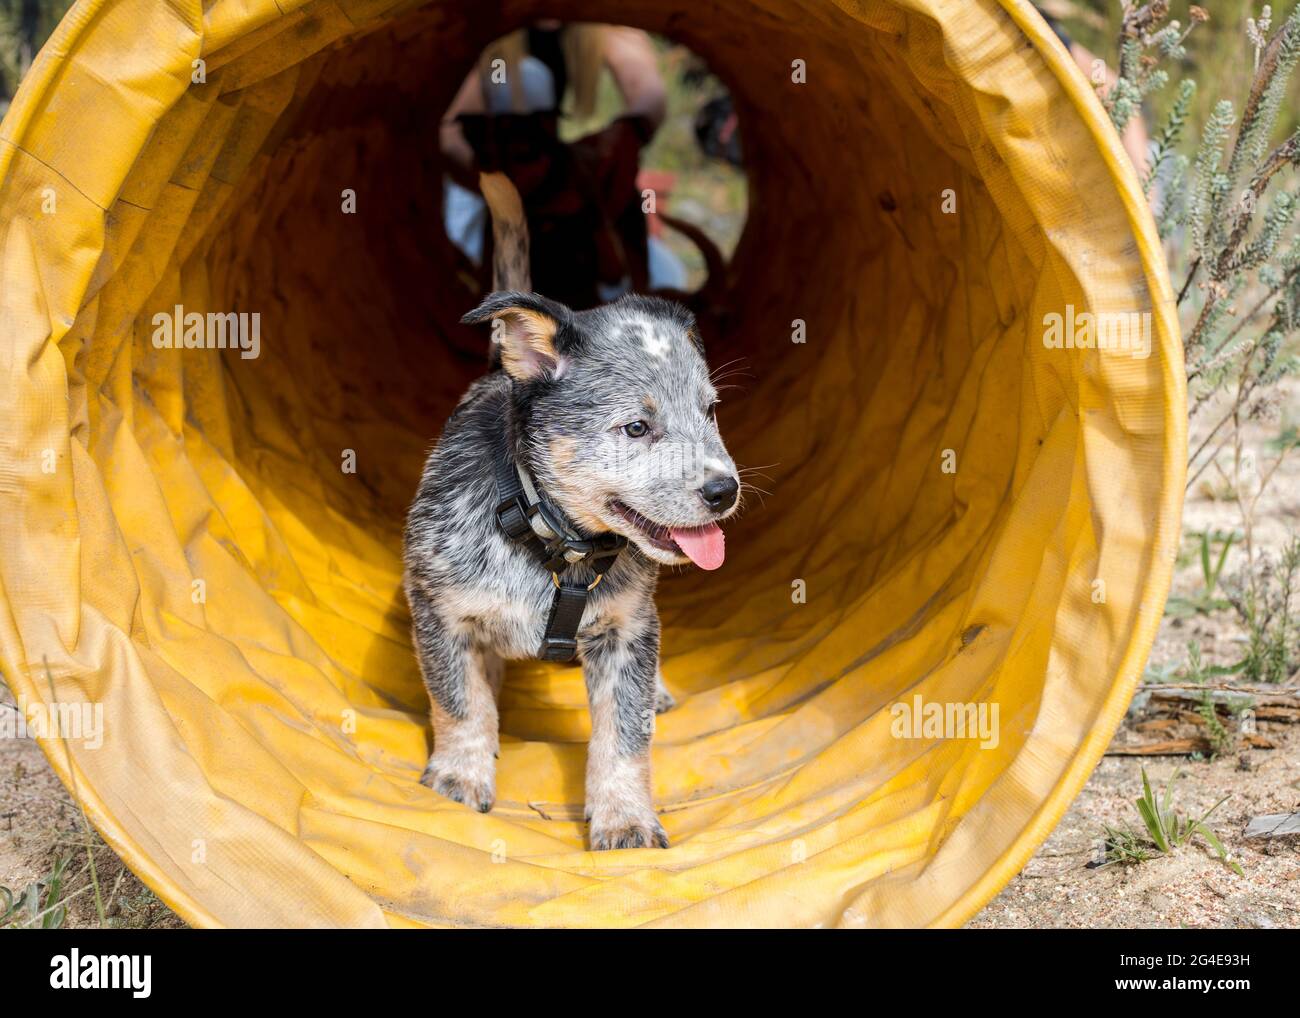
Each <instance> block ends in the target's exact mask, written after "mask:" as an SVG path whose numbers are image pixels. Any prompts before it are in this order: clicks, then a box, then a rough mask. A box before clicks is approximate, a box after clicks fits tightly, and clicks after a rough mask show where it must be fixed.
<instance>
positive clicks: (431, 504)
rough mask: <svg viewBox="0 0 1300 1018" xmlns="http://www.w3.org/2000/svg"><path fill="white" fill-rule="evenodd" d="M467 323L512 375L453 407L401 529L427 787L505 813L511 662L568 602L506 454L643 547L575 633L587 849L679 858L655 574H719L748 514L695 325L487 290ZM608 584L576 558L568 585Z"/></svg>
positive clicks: (590, 516) (648, 310) (474, 389)
mask: <svg viewBox="0 0 1300 1018" xmlns="http://www.w3.org/2000/svg"><path fill="white" fill-rule="evenodd" d="M494 211H495V210H494ZM499 236H500V231H499V230H498V237H499ZM465 320H466V321H467V322H474V323H477V322H488V321H491V322H492V323H493V342H494V344H496V350H497V352H498V353H499V355H500V363H501V364H502V368H501V370H498V371H494V372H493V373H491V374H489V375H488V376H486V377H485V378H482V379H480V380H479V381H478V382H475V383H474V384H473V385H472V386H471V387H470V389H469V391H468V392H467V393H466V394H465V396H464V397H463V398H462V399H461V401H460V403H459V404H458V406H457V407H456V410H455V411H454V412H453V413H452V416H451V418H450V419H449V420H448V422H447V426H446V428H445V430H444V431H443V434H442V437H441V438H440V439H439V441H438V444H437V445H436V447H435V448H434V450H433V452H432V453H431V454H430V456H429V459H428V462H427V463H426V464H425V468H424V474H423V476H422V478H421V480H420V486H419V491H418V493H417V494H416V497H415V501H414V504H413V505H412V507H411V511H410V516H409V518H408V520H407V525H406V576H405V587H406V596H407V599H408V601H409V603H410V607H411V617H412V631H413V636H414V641H415V645H416V649H417V653H418V657H419V662H420V668H421V671H422V673H423V675H424V681H425V684H426V686H427V687H428V690H429V695H430V698H431V700H432V704H433V707H432V718H433V727H434V751H433V755H432V756H431V757H430V758H429V763H428V766H427V768H426V769H425V773H424V776H423V778H422V779H421V780H422V781H423V783H424V784H426V785H428V786H429V787H430V788H433V789H435V790H436V791H438V792H440V793H442V794H443V795H446V796H448V797H450V798H452V799H455V800H457V801H459V802H462V803H465V804H467V805H469V806H472V807H474V808H476V809H479V810H481V811H484V812H486V811H487V810H489V809H491V807H492V803H493V800H494V797H495V767H496V754H497V748H498V742H497V708H496V693H497V690H498V688H499V686H500V681H501V673H502V661H503V660H510V659H523V658H531V657H534V656H536V654H537V650H538V647H539V645H540V643H541V640H542V634H543V631H544V629H545V627H546V620H547V617H548V614H549V611H550V607H551V601H552V597H553V595H554V593H555V587H554V584H553V582H552V578H551V575H550V574H549V573H548V572H547V571H546V570H545V569H544V568H543V567H542V566H541V565H540V564H539V562H538V560H537V558H536V557H535V556H534V555H533V554H532V552H531V551H530V550H529V549H528V548H527V547H525V546H522V545H519V544H516V543H514V542H512V541H511V540H510V539H509V538H508V537H507V536H506V535H505V534H503V533H502V532H501V530H500V529H499V528H498V526H497V524H496V521H495V518H494V515H493V514H494V510H495V508H496V506H497V503H498V501H499V499H498V497H497V491H496V481H495V475H494V472H493V461H494V457H495V456H496V455H498V453H497V450H498V449H505V450H508V453H509V455H510V456H512V457H514V458H516V460H517V462H520V463H522V464H523V465H524V466H525V467H526V469H527V470H528V471H529V472H530V473H531V475H532V477H533V478H534V479H535V481H536V483H537V484H538V485H539V486H540V487H541V488H542V489H543V490H544V492H545V494H546V496H547V497H548V498H549V500H550V501H551V502H552V503H553V504H554V505H556V506H558V507H559V508H560V509H561V510H562V511H563V512H564V513H565V514H566V515H567V517H568V518H569V520H570V521H572V522H573V523H574V524H576V525H577V526H578V527H579V528H581V529H582V530H584V531H586V532H587V533H588V534H595V533H600V532H609V531H613V532H615V533H618V534H622V535H624V536H625V537H627V538H628V542H629V543H628V546H627V548H626V549H625V550H624V551H623V552H622V554H620V555H619V557H618V559H617V561H616V562H615V564H614V565H613V567H612V568H611V569H610V570H609V571H608V572H607V573H606V574H605V576H604V578H603V580H602V581H601V582H600V583H599V584H598V585H597V586H596V587H595V588H594V589H593V590H592V591H591V593H590V595H589V599H588V602H587V606H586V610H585V612H584V614H583V616H582V623H581V626H580V628H579V631H578V653H579V658H580V660H581V662H582V667H583V673H584V677H585V679H586V685H587V695H588V700H589V702H590V705H591V722H592V735H591V742H590V745H589V749H588V757H587V816H588V818H589V820H590V842H591V847H592V848H593V849H608V848H637V847H649V846H652V845H657V846H659V847H667V844H668V839H667V836H666V835H665V833H664V830H663V827H662V826H661V825H660V823H659V820H658V818H657V817H656V815H655V811H654V807H653V805H652V803H651V800H650V738H651V734H652V731H653V727H654V725H653V720H654V714H655V711H656V706H659V707H660V708H665V707H667V706H670V705H671V698H669V697H668V694H667V691H666V690H664V689H663V687H662V680H661V679H660V677H659V618H658V614H657V613H656V611H655V605H654V591H655V582H656V579H657V573H658V567H659V564H661V563H662V564H684V563H686V562H688V561H691V560H692V559H694V560H695V561H697V562H699V563H700V564H702V565H704V566H705V567H706V568H716V566H717V565H720V564H721V561H722V535H721V532H720V531H719V530H718V528H717V526H716V521H718V520H720V519H724V518H726V517H727V516H730V515H731V514H732V513H734V512H735V511H736V510H737V508H738V482H737V479H736V468H735V464H734V463H733V462H732V460H731V457H730V456H729V455H728V453H727V450H726V448H725V447H724V446H723V443H722V438H721V436H720V435H719V433H718V426H717V421H716V418H715V414H714V406H715V404H716V402H717V392H716V390H715V389H714V387H713V385H712V383H711V382H710V379H709V372H708V368H707V366H706V364H705V361H704V356H703V352H702V350H701V347H700V343H699V339H698V337H697V335H696V333H695V323H694V320H693V319H692V317H691V315H690V313H689V312H688V311H686V309H684V308H682V307H681V306H679V305H676V304H673V303H669V302H667V301H663V300H659V299H657V298H653V297H641V296H628V297H624V298H621V299H620V300H618V301H616V302H615V303H613V304H609V305H606V306H603V307H598V308H593V309H592V310H589V311H579V312H575V311H571V310H570V309H568V308H566V307H564V306H563V305H560V304H557V303H555V302H553V301H549V300H547V299H546V298H544V297H541V296H538V295H537V294H531V293H524V292H518V291H507V292H500V293H494V294H492V295H491V296H490V297H488V298H487V300H485V301H484V302H483V304H482V305H481V306H480V307H479V308H478V309H477V310H475V311H473V312H472V313H470V314H469V315H467V316H466V318H465ZM683 549H685V552H689V555H688V554H686V553H684V550H683ZM594 575H595V574H594V573H592V572H591V571H590V570H589V569H588V568H587V567H586V566H578V567H574V569H573V570H572V571H571V575H570V576H569V577H567V578H568V579H572V580H573V581H575V582H582V583H584V584H585V583H590V582H591V580H592V579H593V578H594ZM657 697H658V703H657Z"/></svg>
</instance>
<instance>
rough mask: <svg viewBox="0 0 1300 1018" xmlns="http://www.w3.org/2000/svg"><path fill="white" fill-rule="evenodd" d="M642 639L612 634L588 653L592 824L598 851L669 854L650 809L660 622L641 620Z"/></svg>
mask: <svg viewBox="0 0 1300 1018" xmlns="http://www.w3.org/2000/svg"><path fill="white" fill-rule="evenodd" d="M632 625H633V626H637V625H639V629H640V631H639V632H634V631H631V630H630V629H629V630H623V631H607V632H605V633H603V634H601V636H599V637H597V638H596V639H594V640H592V641H591V642H590V643H588V644H587V645H586V646H584V648H583V670H584V674H585V676H586V680H587V699H588V701H589V702H590V704H591V742H590V744H589V745H588V747H587V816H588V818H589V819H590V821H591V828H590V840H591V848H592V850H593V851H598V852H599V851H603V850H605V849H610V848H650V847H652V846H657V847H659V848H667V847H668V835H667V834H665V833H664V829H663V826H662V825H661V824H660V823H659V818H658V816H656V815H655V811H654V806H653V805H652V803H651V801H650V737H651V735H652V734H653V731H654V705H655V674H656V672H657V671H658V664H659V620H658V619H657V618H655V617H654V616H653V615H649V616H647V617H645V618H642V619H638V620H636V621H635V622H634V623H633V624H632Z"/></svg>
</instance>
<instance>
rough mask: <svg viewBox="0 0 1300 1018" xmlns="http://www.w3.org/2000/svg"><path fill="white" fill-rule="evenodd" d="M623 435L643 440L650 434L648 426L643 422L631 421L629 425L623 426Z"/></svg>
mask: <svg viewBox="0 0 1300 1018" xmlns="http://www.w3.org/2000/svg"><path fill="white" fill-rule="evenodd" d="M623 434H625V435H626V436H627V437H628V438H645V436H646V435H648V434H650V425H648V424H647V423H646V422H645V421H633V422H632V423H631V424H624V425H623Z"/></svg>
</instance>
